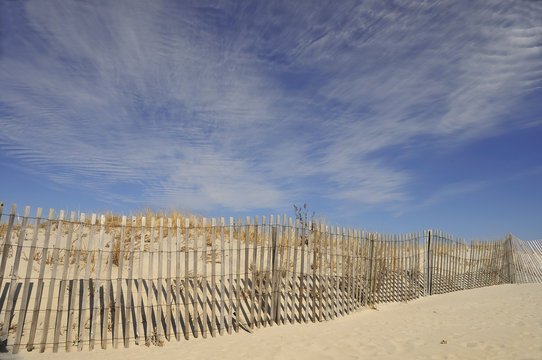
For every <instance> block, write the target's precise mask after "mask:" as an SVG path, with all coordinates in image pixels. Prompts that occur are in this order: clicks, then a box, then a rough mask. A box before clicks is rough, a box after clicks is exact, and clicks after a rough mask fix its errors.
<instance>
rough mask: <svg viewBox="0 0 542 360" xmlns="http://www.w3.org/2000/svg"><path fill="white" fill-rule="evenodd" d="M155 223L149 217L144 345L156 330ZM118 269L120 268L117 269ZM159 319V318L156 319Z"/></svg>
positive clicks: (148, 344) (147, 343) (153, 219)
mask: <svg viewBox="0 0 542 360" xmlns="http://www.w3.org/2000/svg"><path fill="white" fill-rule="evenodd" d="M155 224H156V219H155V218H154V217H152V218H151V229H150V239H149V254H148V255H149V270H148V272H147V309H146V310H147V313H146V314H145V320H146V324H145V325H146V326H145V327H146V336H145V345H147V346H150V345H151V341H152V340H151V339H152V338H153V333H155V332H156V330H155V327H154V324H153V321H152V314H153V309H154V306H153V301H152V297H153V296H152V295H153V292H154V290H153V281H154V276H153V273H154V253H155V242H156V239H155ZM119 271H120V269H119ZM118 301H120V295H119V298H118ZM157 321H159V320H157Z"/></svg>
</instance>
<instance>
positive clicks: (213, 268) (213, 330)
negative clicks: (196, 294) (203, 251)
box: [210, 218, 216, 337]
mask: <svg viewBox="0 0 542 360" xmlns="http://www.w3.org/2000/svg"><path fill="white" fill-rule="evenodd" d="M215 299H216V219H215V218H212V219H211V299H210V305H211V329H210V331H211V336H212V337H215V336H216V306H215Z"/></svg>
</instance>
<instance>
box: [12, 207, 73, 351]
mask: <svg viewBox="0 0 542 360" xmlns="http://www.w3.org/2000/svg"><path fill="white" fill-rule="evenodd" d="M25 213H26V212H25ZM25 215H26V214H25ZM25 217H26V216H25ZM63 220H64V211H63V210H60V215H59V217H58V227H57V233H56V240H55V243H54V247H53V270H52V272H51V279H50V280H49V289H48V297H47V305H46V307H45V317H44V319H43V332H42V337H41V343H40V352H44V351H45V347H46V345H47V334H48V332H49V321H50V319H51V311H52V307H53V296H54V294H55V292H56V287H55V284H56V272H57V268H58V262H59V261H58V258H59V250H60V242H61V239H62V224H63ZM16 259H17V258H16ZM12 280H13V279H12ZM9 305H10V303H9V302H8V308H9ZM4 323H5V324H7V322H4Z"/></svg>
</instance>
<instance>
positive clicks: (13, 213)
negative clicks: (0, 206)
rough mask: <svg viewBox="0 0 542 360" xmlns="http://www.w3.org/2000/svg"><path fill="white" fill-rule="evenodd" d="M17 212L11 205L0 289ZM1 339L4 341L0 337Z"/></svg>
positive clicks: (1, 263)
mask: <svg viewBox="0 0 542 360" xmlns="http://www.w3.org/2000/svg"><path fill="white" fill-rule="evenodd" d="M16 213H17V205H15V204H13V205H11V212H10V214H9V220H8V227H7V230H6V237H5V238H4V246H3V249H2V259H1V260H0V290H1V289H2V285H3V283H4V273H5V271H6V263H7V261H8V255H9V248H10V245H11V230H12V229H13V222H14V221H15V215H16ZM0 341H3V340H2V339H0Z"/></svg>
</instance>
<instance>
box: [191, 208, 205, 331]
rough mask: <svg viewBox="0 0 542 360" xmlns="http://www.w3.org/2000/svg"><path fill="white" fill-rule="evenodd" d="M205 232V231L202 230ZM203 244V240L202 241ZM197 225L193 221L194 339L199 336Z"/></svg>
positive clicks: (196, 222)
mask: <svg viewBox="0 0 542 360" xmlns="http://www.w3.org/2000/svg"><path fill="white" fill-rule="evenodd" d="M203 230H204V231H205V229H203ZM204 242H205V239H204ZM198 243H199V224H198V221H197V220H196V219H194V275H193V281H192V286H193V289H192V293H193V296H194V300H193V305H192V310H193V315H192V322H193V324H194V337H195V338H197V337H198V335H199V322H200V320H201V319H200V315H199V309H198V297H199V294H198V287H199V284H198V283H199V273H198V253H199V248H198V247H199V244H198Z"/></svg>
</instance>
